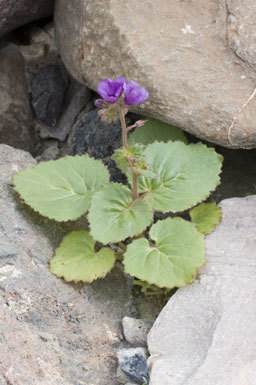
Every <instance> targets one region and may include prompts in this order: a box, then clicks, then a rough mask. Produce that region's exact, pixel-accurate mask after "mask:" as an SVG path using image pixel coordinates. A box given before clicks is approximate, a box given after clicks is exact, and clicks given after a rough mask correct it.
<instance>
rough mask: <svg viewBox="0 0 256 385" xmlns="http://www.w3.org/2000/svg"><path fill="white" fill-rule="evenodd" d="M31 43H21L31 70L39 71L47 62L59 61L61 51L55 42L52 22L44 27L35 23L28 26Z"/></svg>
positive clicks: (27, 31)
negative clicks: (59, 51)
mask: <svg viewBox="0 0 256 385" xmlns="http://www.w3.org/2000/svg"><path fill="white" fill-rule="evenodd" d="M26 34H27V35H28V40H29V44H27V45H19V48H20V50H21V53H22V55H23V57H24V59H25V61H26V63H27V64H29V65H28V66H27V67H29V68H28V70H29V71H31V69H32V71H33V72H37V71H38V68H41V67H43V66H45V65H47V64H54V63H56V62H57V61H58V56H59V53H58V51H57V47H56V44H55V37H54V25H53V22H50V23H48V24H46V25H44V26H43V27H39V26H38V25H36V24H33V26H31V28H29V27H27V28H26Z"/></svg>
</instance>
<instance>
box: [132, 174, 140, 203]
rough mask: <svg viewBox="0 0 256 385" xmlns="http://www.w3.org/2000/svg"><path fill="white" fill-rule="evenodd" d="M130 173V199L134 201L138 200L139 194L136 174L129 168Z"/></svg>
mask: <svg viewBox="0 0 256 385" xmlns="http://www.w3.org/2000/svg"><path fill="white" fill-rule="evenodd" d="M130 170H131V173H132V197H133V200H134V201H135V200H136V199H138V198H139V192H138V174H137V173H136V172H135V170H134V168H133V167H130Z"/></svg>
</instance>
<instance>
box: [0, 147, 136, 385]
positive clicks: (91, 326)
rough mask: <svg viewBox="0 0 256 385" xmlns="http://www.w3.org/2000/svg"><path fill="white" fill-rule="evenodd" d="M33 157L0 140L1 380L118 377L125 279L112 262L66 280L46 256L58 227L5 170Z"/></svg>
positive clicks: (97, 384) (110, 383)
mask: <svg viewBox="0 0 256 385" xmlns="http://www.w3.org/2000/svg"><path fill="white" fill-rule="evenodd" d="M35 164H36V162H35V160H34V159H33V158H32V157H31V155H30V154H28V153H27V152H24V151H21V150H15V149H13V148H11V147H9V146H6V145H0V207H1V210H0V345H1V349H0V384H1V385H8V384H19V385H59V384H62V385H83V384H84V385H85V384H86V385H89V384H90V385H119V384H120V382H118V381H117V379H116V376H115V373H116V366H117V364H116V347H117V346H119V344H120V339H121V338H122V337H121V325H120V323H121V319H122V318H123V316H124V315H129V314H130V315H136V312H134V311H133V304H132V296H131V286H132V285H131V281H130V280H128V278H126V277H125V276H124V275H123V274H122V273H121V272H120V270H119V269H118V268H116V269H114V270H113V272H112V273H111V274H109V275H108V276H107V277H106V278H105V279H104V280H97V281H96V282H94V283H93V284H92V285H82V284H66V283H64V281H62V280H60V279H58V278H56V277H55V276H53V275H52V274H51V273H50V272H49V266H48V262H49V259H50V258H51V257H52V255H53V249H54V247H56V245H58V244H59V242H60V240H61V238H62V237H63V234H64V233H65V232H67V231H70V230H71V229H78V228H79V226H80V228H81V226H82V223H77V222H76V223H72V222H69V223H67V224H65V225H63V224H60V223H58V224H57V223H55V222H54V221H47V220H46V219H45V218H42V217H40V216H39V215H37V214H36V213H34V212H32V210H30V209H29V208H28V207H25V206H24V205H23V204H21V203H20V202H19V200H18V199H17V196H16V194H15V192H14V191H13V188H12V179H11V177H12V174H14V173H16V172H18V171H20V170H21V169H23V168H25V167H32V166H34V165H35Z"/></svg>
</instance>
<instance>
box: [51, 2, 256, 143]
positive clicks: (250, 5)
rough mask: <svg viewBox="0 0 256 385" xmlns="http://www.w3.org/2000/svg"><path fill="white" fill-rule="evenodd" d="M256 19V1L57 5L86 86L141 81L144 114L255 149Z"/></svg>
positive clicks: (69, 56) (65, 46) (62, 37)
mask: <svg viewBox="0 0 256 385" xmlns="http://www.w3.org/2000/svg"><path fill="white" fill-rule="evenodd" d="M255 12H256V3H255V1H254V0H243V1H242V0H226V1H224V0H223V1H218V0H211V1H207V2H205V1H204V0H192V1H189V2H188V1H180V0H173V1H171V2H170V1H169V0H147V1H143V2H142V1H137V0H130V1H119V0H111V1H110V0H104V1H102V0H94V1H89V0H77V1H76V7H74V6H73V4H72V2H68V1H65V0H57V2H56V14H55V21H56V37H57V43H58V46H59V50H60V52H61V55H62V58H63V60H64V62H65V64H66V66H67V68H68V69H69V71H70V72H71V74H72V75H73V76H74V77H75V78H76V79H77V80H79V81H80V82H84V83H85V84H86V85H88V86H89V87H91V88H93V89H96V88H97V83H98V82H99V81H100V80H102V79H104V78H106V77H110V78H114V77H116V76H126V77H127V78H129V79H134V80H137V81H138V82H139V83H141V84H142V85H143V86H144V87H146V88H147V89H148V90H149V93H150V99H149V100H148V101H147V102H146V103H145V104H144V106H141V107H140V108H139V109H138V111H140V112H141V113H145V114H148V115H151V116H154V117H156V118H159V119H162V120H164V121H166V122H169V123H171V124H173V125H177V126H179V127H182V128H184V129H185V130H186V131H188V132H190V133H192V134H194V135H196V136H198V137H199V138H203V139H206V140H208V141H211V142H214V143H217V144H221V145H223V146H227V147H233V148H239V147H242V148H254V147H256V97H255V98H253V99H252V100H251V101H250V102H249V103H248V104H246V103H247V101H248V100H250V97H251V96H252V95H254V94H253V91H254V89H255V78H256V74H255V61H256V54H255V52H256V48H255V47H256V40H255V35H256V26H255V22H254V16H253V15H254V14H255ZM255 94H256V91H255ZM243 106H245V107H243Z"/></svg>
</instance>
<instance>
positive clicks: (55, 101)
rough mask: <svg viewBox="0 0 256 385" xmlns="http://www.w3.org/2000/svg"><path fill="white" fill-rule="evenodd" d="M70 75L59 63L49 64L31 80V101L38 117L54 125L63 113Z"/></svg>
mask: <svg viewBox="0 0 256 385" xmlns="http://www.w3.org/2000/svg"><path fill="white" fill-rule="evenodd" d="M67 84H68V75H67V73H66V72H65V71H64V69H63V68H61V67H60V66H58V65H47V66H45V67H43V68H42V69H41V70H40V71H39V72H38V73H37V74H35V75H34V76H33V78H32V81H31V102H32V106H33V109H34V111H35V114H36V117H37V119H39V120H40V121H42V122H43V123H45V124H46V125H47V126H49V127H54V126H55V124H56V122H57V120H58V118H59V116H60V113H61V108H62V103H63V100H64V95H65V90H66V87H67Z"/></svg>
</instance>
